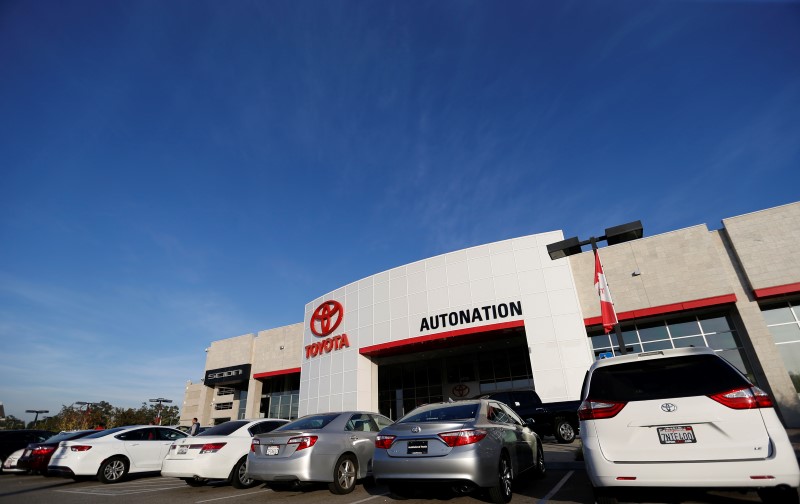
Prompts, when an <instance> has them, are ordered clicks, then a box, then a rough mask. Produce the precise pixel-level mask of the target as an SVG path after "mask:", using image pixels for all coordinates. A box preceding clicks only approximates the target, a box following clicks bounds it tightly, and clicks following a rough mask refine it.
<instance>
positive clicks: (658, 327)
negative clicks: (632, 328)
mask: <svg viewBox="0 0 800 504" xmlns="http://www.w3.org/2000/svg"><path fill="white" fill-rule="evenodd" d="M637 329H638V330H639V339H641V340H642V343H645V342H647V341H658V340H663V339H669V334H667V327H666V326H665V325H664V322H655V323H649V324H642V325H637ZM628 341H630V340H629V339H628V338H627V337H626V338H625V343H627V342H628ZM669 348H672V345H670V346H669ZM645 350H646V348H645Z"/></svg>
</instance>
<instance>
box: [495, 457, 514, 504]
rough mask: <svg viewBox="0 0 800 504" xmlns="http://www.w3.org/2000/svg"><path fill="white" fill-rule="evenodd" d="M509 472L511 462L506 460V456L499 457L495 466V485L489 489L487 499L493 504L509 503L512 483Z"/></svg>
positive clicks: (511, 474) (511, 475)
mask: <svg viewBox="0 0 800 504" xmlns="http://www.w3.org/2000/svg"><path fill="white" fill-rule="evenodd" d="M511 471H512V469H511V461H510V460H508V456H507V455H505V454H503V455H501V456H500V462H499V463H498V464H497V484H496V485H495V486H493V487H490V488H489V499H490V500H491V501H492V502H493V503H494V504H508V503H509V502H511V484H512V483H513V482H514V474H513V473H512V472H511Z"/></svg>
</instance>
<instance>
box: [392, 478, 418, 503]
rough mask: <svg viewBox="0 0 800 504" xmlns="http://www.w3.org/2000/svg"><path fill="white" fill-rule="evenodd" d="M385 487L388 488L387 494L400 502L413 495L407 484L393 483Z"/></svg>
mask: <svg viewBox="0 0 800 504" xmlns="http://www.w3.org/2000/svg"><path fill="white" fill-rule="evenodd" d="M386 486H387V487H389V493H391V494H392V496H393V497H396V498H397V499H400V500H405V499H408V498H410V497H411V496H412V495H413V494H414V490H413V488H411V485H408V484H403V483H401V482H395V483H387V484H386Z"/></svg>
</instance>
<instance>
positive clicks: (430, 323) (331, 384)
mask: <svg viewBox="0 0 800 504" xmlns="http://www.w3.org/2000/svg"><path fill="white" fill-rule="evenodd" d="M562 239H563V234H562V233H561V232H560V231H557V232H549V233H541V234H536V235H530V236H524V237H520V238H514V239H511V240H504V241H499V242H495V243H490V244H487V245H481V246H478V247H472V248H468V249H465V250H459V251H456V252H451V253H448V254H444V255H440V256H436V257H432V258H429V259H425V260H422V261H418V262H415V263H411V264H408V265H405V266H400V267H398V268H394V269H392V270H389V271H384V272H382V273H378V274H376V275H373V276H370V277H367V278H364V279H362V280H359V281H357V282H353V283H351V284H349V285H346V286H344V287H341V288H339V289H336V290H335V291H333V292H329V293H327V294H325V295H323V296H321V297H319V298H317V299H316V300H314V301H313V302H311V303H308V304H307V305H306V307H305V319H304V324H303V329H304V332H303V351H302V356H301V360H302V363H301V373H300V376H301V379H300V406H299V414H300V415H304V414H308V413H316V412H322V411H338V410H346V409H365V410H373V411H378V392H377V387H378V363H377V362H376V359H375V356H376V355H379V354H380V353H381V352H382V351H386V350H391V351H392V352H394V353H398V352H399V353H407V354H413V353H414V352H415V351H417V350H416V346H417V345H418V344H420V343H425V342H430V341H434V340H441V339H447V341H448V345H449V346H451V347H452V346H454V345H459V341H460V338H462V337H463V336H466V335H469V336H470V339H469V341H470V342H474V341H475V339H476V337H477V338H478V339H480V337H481V336H480V335H481V334H483V333H486V334H487V335H489V334H496V333H495V332H494V331H498V330H503V329H509V328H524V333H525V337H526V340H527V347H528V348H527V351H528V354H529V359H530V365H531V370H532V372H533V381H534V383H535V385H536V390H537V391H538V392H539V395H540V396H541V397H542V398H543V399H544V400H545V401H557V400H567V399H577V398H578V397H579V395H580V386H581V382H582V380H583V376H584V374H585V372H586V369H587V368H588V367H589V365H590V364H591V363H592V361H593V360H594V357H593V354H592V351H591V346H590V344H589V340H588V339H587V338H586V330H585V327H584V322H583V319H584V317H583V315H582V313H581V309H580V305H579V303H578V295H577V292H576V290H575V282H574V281H573V277H572V271H571V269H570V264H569V261H568V260H566V259H560V260H557V261H552V260H551V259H550V257H549V256H548V254H547V248H546V246H547V245H548V244H550V243H553V242H557V241H559V240H562ZM331 301H333V302H336V303H338V305H337V304H336V303H329V302H331ZM323 305H327V306H329V307H330V311H329V312H328V314H329V315H331V317H329V318H330V322H331V324H330V325H331V326H333V325H335V324H336V323H338V325H337V326H336V328H335V329H334V330H333V331H330V332H328V333H327V334H325V335H323V336H317V335H315V334H314V333H313V332H312V318H313V315H314V314H315V312H316V313H318V314H322V315H325V314H324V313H322V312H321V311H320V312H318V311H317V310H318V309H320V307H321V306H323ZM337 306H340V307H341V309H339V308H337ZM320 310H321V309H320ZM334 311H335V313H334ZM340 311H341V312H342V313H340ZM339 317H341V318H339ZM321 318H322V319H324V318H325V317H321ZM314 323H315V324H316V326H317V329H316V330H317V332H320V333H324V331H323V330H322V329H320V324H321V322H320V319H319V318H318V319H315V320H314ZM448 385H452V384H448ZM446 386H447V385H445V387H446ZM448 392H449V391H448V390H445V391H444V395H445V397H446V396H447V395H448ZM475 392H477V391H475Z"/></svg>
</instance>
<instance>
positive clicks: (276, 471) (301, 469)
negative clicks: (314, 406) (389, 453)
mask: <svg viewBox="0 0 800 504" xmlns="http://www.w3.org/2000/svg"><path fill="white" fill-rule="evenodd" d="M391 423H392V421H391V420H390V419H388V418H386V417H385V416H383V415H379V414H378V413H372V412H369V411H345V412H341V413H320V414H314V415H307V416H304V417H302V418H299V419H297V420H295V421H294V422H291V423H288V424H286V425H284V426H282V427H279V428H278V429H275V430H274V431H272V432H270V433H267V434H260V435H257V436H255V437H253V441H252V445H251V447H250V453H248V455H247V471H246V475H247V477H248V478H252V479H254V480H259V481H266V482H268V483H269V482H273V483H276V482H307V481H317V482H327V483H328V488H330V490H331V492H333V493H335V494H346V493H350V492H352V491H353V488H355V484H356V480H357V479H360V478H364V477H366V476H368V475H369V474H370V472H371V471H372V455H373V453H374V452H375V436H377V435H378V431H379V430H380V429H382V428H383V427H386V426H388V425H390V424H391Z"/></svg>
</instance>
